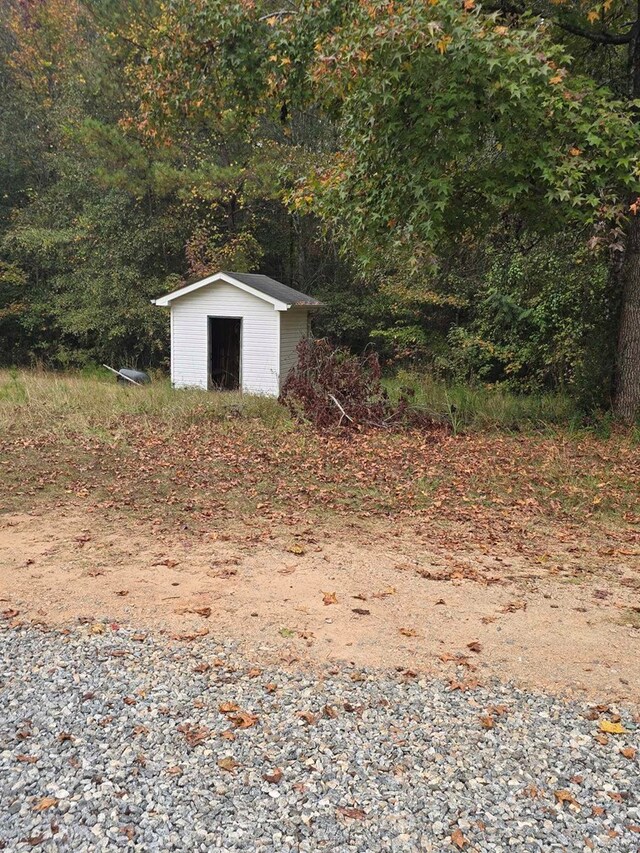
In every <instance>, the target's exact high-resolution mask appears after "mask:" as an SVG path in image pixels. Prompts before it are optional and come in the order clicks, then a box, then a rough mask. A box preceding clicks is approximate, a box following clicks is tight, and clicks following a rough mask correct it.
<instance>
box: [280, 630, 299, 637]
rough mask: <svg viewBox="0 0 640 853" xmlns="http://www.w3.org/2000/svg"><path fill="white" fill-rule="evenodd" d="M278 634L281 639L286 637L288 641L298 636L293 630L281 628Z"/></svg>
mask: <svg viewBox="0 0 640 853" xmlns="http://www.w3.org/2000/svg"><path fill="white" fill-rule="evenodd" d="M278 633H279V634H280V636H281V637H285V638H286V639H289V638H290V637H295V635H296V632H295V631H293V630H292V629H291V628H280V630H279V631H278Z"/></svg>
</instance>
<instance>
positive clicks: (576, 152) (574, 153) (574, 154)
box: [569, 148, 600, 503]
mask: <svg viewBox="0 0 640 853" xmlns="http://www.w3.org/2000/svg"><path fill="white" fill-rule="evenodd" d="M569 154H571V156H572V157H579V156H580V155H581V154H582V151H581V150H580V149H579V148H570V149H569ZM596 500H597V501H598V502H599V501H600V499H599V498H596ZM595 502H596V501H594V503H595Z"/></svg>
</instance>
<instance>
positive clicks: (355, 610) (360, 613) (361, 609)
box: [351, 607, 371, 616]
mask: <svg viewBox="0 0 640 853" xmlns="http://www.w3.org/2000/svg"><path fill="white" fill-rule="evenodd" d="M351 612H352V613H357V614H358V616H370V615H371V611H370V610H365V609H364V607H352V608H351Z"/></svg>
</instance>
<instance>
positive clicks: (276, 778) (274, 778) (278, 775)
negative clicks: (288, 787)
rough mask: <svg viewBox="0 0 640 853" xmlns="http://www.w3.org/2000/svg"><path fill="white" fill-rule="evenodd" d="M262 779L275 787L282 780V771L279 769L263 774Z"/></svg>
mask: <svg viewBox="0 0 640 853" xmlns="http://www.w3.org/2000/svg"><path fill="white" fill-rule="evenodd" d="M262 778H263V779H264V781H265V782H270V783H271V784H272V785H277V784H278V782H280V780H281V779H282V770H280V768H279V767H276V769H275V770H274V771H273V773H263V775H262Z"/></svg>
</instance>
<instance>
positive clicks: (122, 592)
mask: <svg viewBox="0 0 640 853" xmlns="http://www.w3.org/2000/svg"><path fill="white" fill-rule="evenodd" d="M116 595H119V596H120V597H121V598H124V597H125V595H129V590H128V589H118V590H116Z"/></svg>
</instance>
